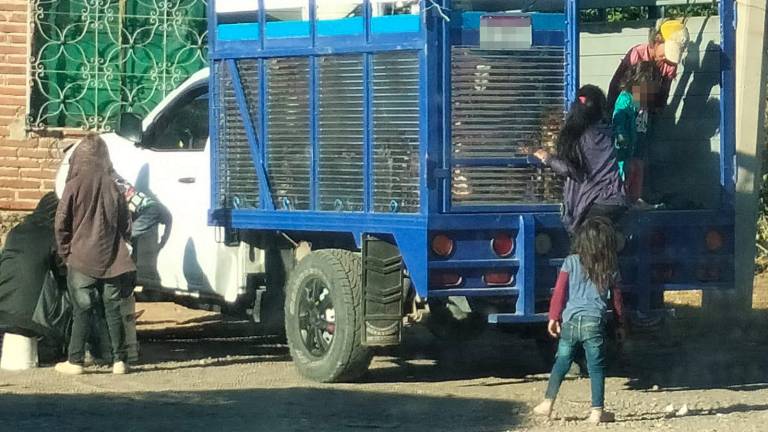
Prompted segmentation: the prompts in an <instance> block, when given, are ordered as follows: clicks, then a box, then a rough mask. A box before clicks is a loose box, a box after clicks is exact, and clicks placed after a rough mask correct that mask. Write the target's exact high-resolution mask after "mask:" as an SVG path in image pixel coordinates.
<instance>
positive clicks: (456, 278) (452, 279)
mask: <svg viewBox="0 0 768 432" xmlns="http://www.w3.org/2000/svg"><path fill="white" fill-rule="evenodd" d="M429 277H430V285H432V286H438V287H454V286H458V285H460V284H461V276H460V275H459V274H458V273H452V272H435V273H432V274H430V275H429Z"/></svg>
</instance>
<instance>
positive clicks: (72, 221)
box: [55, 134, 136, 375]
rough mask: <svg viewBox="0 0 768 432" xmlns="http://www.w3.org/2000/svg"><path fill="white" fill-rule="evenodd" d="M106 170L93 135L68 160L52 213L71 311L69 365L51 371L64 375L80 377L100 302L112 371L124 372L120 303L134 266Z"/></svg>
mask: <svg viewBox="0 0 768 432" xmlns="http://www.w3.org/2000/svg"><path fill="white" fill-rule="evenodd" d="M111 172H112V164H111V162H110V160H109V152H108V150H107V146H106V144H105V143H104V141H103V140H102V139H101V137H99V136H98V135H97V134H89V135H87V136H86V137H85V138H84V139H83V140H82V141H81V142H80V144H79V145H78V146H77V148H76V149H75V150H74V152H73V154H72V157H71V158H70V167H69V173H68V175H67V182H66V184H65V186H64V192H63V193H62V196H61V200H60V201H59V205H58V208H57V209H56V222H55V232H56V244H57V249H58V254H59V256H61V258H62V259H63V260H64V262H65V263H66V264H67V285H68V289H69V293H70V297H71V300H72V307H73V313H72V335H71V337H70V342H69V350H68V361H66V362H62V363H59V364H57V365H56V368H55V369H56V370H57V371H58V372H61V373H65V374H73V375H76V374H81V373H83V362H84V360H85V342H86V339H87V337H88V332H89V327H90V317H91V314H92V313H93V309H94V307H95V302H97V301H99V298H100V299H101V301H102V302H103V304H104V312H105V316H106V321H107V327H108V328H109V336H110V339H111V343H112V356H113V361H114V364H113V367H112V372H113V373H115V374H124V373H126V372H127V365H126V347H125V328H124V326H123V320H122V317H121V315H120V302H121V297H122V296H125V295H128V293H130V290H131V289H132V288H133V280H134V275H135V271H136V267H135V266H134V263H133V260H132V259H131V255H130V252H129V250H128V246H127V241H128V240H129V239H130V236H131V219H130V216H129V213H128V206H127V204H126V202H125V198H124V197H123V195H122V194H121V193H120V191H119V190H118V188H117V185H116V184H115V181H114V179H113V178H112V176H111Z"/></svg>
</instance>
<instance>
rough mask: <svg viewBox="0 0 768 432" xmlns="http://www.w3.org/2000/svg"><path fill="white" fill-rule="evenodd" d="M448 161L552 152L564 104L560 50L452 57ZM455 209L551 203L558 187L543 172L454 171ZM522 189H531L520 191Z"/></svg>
mask: <svg viewBox="0 0 768 432" xmlns="http://www.w3.org/2000/svg"><path fill="white" fill-rule="evenodd" d="M452 55H453V59H452V67H451V68H452V82H451V98H452V104H451V108H452V144H453V147H452V150H453V158H460V159H478V158H483V159H494V158H499V159H502V158H515V157H526V156H527V155H529V154H530V153H531V151H532V150H535V149H537V148H541V147H544V148H554V144H555V139H556V134H557V131H558V130H559V128H560V126H561V124H562V120H563V106H564V104H565V101H564V95H565V86H564V82H565V78H564V73H565V64H564V52H563V50H562V49H560V48H532V49H527V50H504V51H501V50H498V51H497V50H479V49H473V48H466V47H455V48H453V51H452ZM453 168H454V169H453V175H452V187H451V190H452V198H453V204H454V205H508V204H541V203H550V202H558V200H559V199H560V196H559V195H558V194H559V193H560V191H561V190H562V186H561V185H560V183H561V180H560V179H559V178H557V177H556V175H555V174H554V173H553V172H552V171H551V170H549V169H536V168H532V167H531V168H509V167H475V168H468V167H463V168H462V167H456V166H454V167H453ZM528 182H533V183H534V184H531V185H527V186H525V187H522V186H515V185H524V184H526V183H528Z"/></svg>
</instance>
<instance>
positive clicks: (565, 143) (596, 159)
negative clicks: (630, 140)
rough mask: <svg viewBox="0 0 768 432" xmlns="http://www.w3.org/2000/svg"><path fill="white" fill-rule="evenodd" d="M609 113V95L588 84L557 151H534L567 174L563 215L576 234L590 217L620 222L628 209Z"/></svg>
mask: <svg viewBox="0 0 768 432" xmlns="http://www.w3.org/2000/svg"><path fill="white" fill-rule="evenodd" d="M606 117H607V114H606V102H605V94H604V93H603V91H602V90H600V89H599V88H598V87H596V86H594V85H585V86H583V87H582V88H580V89H579V92H578V94H577V95H576V100H575V101H574V102H573V103H572V104H571V109H570V110H569V111H568V116H567V117H566V119H565V124H564V125H563V127H562V129H561V130H560V134H559V136H558V138H557V146H556V148H557V155H552V154H550V153H549V152H548V151H546V150H544V149H540V150H537V151H536V152H535V153H534V156H535V157H536V158H538V159H539V160H541V162H542V163H543V164H545V165H548V166H550V167H552V169H553V170H554V171H555V172H557V173H558V174H560V175H562V176H565V177H566V179H565V188H564V192H563V194H564V197H563V210H562V215H561V217H562V221H563V225H564V226H565V228H566V230H568V232H569V233H570V234H573V233H574V232H575V231H576V229H577V228H578V227H579V225H581V223H582V222H583V221H584V220H586V219H587V218H589V217H594V216H605V217H608V218H609V219H610V220H611V221H612V222H613V223H616V222H618V220H619V219H620V218H621V217H622V216H623V215H624V213H625V212H626V211H627V203H626V197H625V195H624V186H623V184H622V181H621V176H620V174H619V164H618V160H617V159H616V151H615V149H614V147H613V132H612V130H611V126H610V125H609V124H608V123H607V122H606V121H605V119H606Z"/></svg>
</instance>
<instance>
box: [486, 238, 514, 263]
mask: <svg viewBox="0 0 768 432" xmlns="http://www.w3.org/2000/svg"><path fill="white" fill-rule="evenodd" d="M491 248H492V249H493V252H495V253H496V255H498V256H500V257H502V258H503V257H508V256H510V255H512V252H514V250H515V240H514V239H513V238H512V237H510V236H509V235H508V234H496V235H495V236H494V237H493V240H491Z"/></svg>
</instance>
